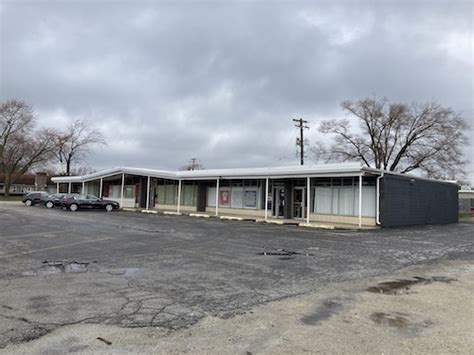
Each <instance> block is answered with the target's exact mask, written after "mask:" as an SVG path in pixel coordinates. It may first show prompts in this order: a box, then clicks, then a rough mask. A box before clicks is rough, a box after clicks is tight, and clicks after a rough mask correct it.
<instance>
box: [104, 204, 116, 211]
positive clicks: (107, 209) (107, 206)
mask: <svg viewBox="0 0 474 355" xmlns="http://www.w3.org/2000/svg"><path fill="white" fill-rule="evenodd" d="M113 209H114V206H112V205H105V210H106V211H107V212H112V211H113Z"/></svg>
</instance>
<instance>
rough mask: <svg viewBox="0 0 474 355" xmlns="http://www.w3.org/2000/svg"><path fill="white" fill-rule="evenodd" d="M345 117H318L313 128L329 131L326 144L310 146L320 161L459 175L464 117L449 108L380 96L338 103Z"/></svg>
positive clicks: (441, 175) (465, 141) (464, 138)
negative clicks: (356, 125)
mask: <svg viewBox="0 0 474 355" xmlns="http://www.w3.org/2000/svg"><path fill="white" fill-rule="evenodd" d="M341 106H342V108H343V110H344V111H345V112H346V113H348V114H350V115H352V116H353V117H355V118H356V119H357V121H358V122H359V126H360V127H359V128H360V129H359V131H357V130H355V129H353V128H352V127H351V124H350V121H349V120H348V119H341V120H330V121H323V122H322V123H321V125H320V127H319V131H320V132H321V133H325V134H332V135H333V143H332V144H330V145H329V146H327V145H324V144H319V145H317V146H316V147H315V149H314V150H313V151H314V152H315V153H316V154H317V156H318V157H319V158H322V159H323V160H325V161H355V160H356V161H361V162H363V164H365V165H366V166H368V167H375V168H378V169H384V170H390V171H397V172H401V173H408V172H410V171H413V170H417V169H419V170H420V171H424V173H425V174H426V175H428V176H430V177H434V178H453V177H454V176H462V175H463V173H464V170H463V168H464V166H465V164H466V161H465V160H464V159H463V147H465V146H466V145H467V144H468V138H467V136H466V130H468V129H469V127H468V125H467V123H466V121H465V120H464V119H463V118H462V117H461V115H460V114H459V113H457V112H454V111H453V110H452V109H451V108H445V107H442V106H441V105H439V104H437V103H435V102H430V103H424V104H417V103H414V104H410V105H409V104H403V103H394V104H390V103H389V102H388V100H387V99H386V98H383V99H377V98H375V97H374V98H367V99H363V100H359V101H355V102H354V101H344V102H342V104H341Z"/></svg>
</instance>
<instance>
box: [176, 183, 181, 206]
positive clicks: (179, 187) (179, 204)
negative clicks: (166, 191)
mask: <svg viewBox="0 0 474 355" xmlns="http://www.w3.org/2000/svg"><path fill="white" fill-rule="evenodd" d="M180 209H181V179H180V180H178V205H177V207H176V212H177V213H179V211H180Z"/></svg>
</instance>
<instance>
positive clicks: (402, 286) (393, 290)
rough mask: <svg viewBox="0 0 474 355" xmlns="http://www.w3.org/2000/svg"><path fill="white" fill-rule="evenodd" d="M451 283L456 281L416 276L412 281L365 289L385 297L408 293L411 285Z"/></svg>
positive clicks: (388, 282)
mask: <svg viewBox="0 0 474 355" xmlns="http://www.w3.org/2000/svg"><path fill="white" fill-rule="evenodd" d="M453 281H457V280H456V279H452V278H449V277H444V276H433V277H430V278H424V277H418V276H416V277H414V278H412V279H402V280H395V281H386V282H381V283H379V284H378V285H377V286H371V287H369V288H367V291H368V292H373V293H381V294H385V295H397V294H399V293H402V292H406V291H408V290H409V289H410V287H411V286H413V285H427V284H431V283H433V282H444V283H451V282H453Z"/></svg>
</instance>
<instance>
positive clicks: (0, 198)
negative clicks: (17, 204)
mask: <svg viewBox="0 0 474 355" xmlns="http://www.w3.org/2000/svg"><path fill="white" fill-rule="evenodd" d="M22 198H23V195H10V196H8V197H5V196H4V195H0V201H21V199H22Z"/></svg>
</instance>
